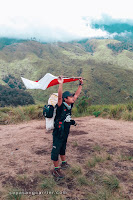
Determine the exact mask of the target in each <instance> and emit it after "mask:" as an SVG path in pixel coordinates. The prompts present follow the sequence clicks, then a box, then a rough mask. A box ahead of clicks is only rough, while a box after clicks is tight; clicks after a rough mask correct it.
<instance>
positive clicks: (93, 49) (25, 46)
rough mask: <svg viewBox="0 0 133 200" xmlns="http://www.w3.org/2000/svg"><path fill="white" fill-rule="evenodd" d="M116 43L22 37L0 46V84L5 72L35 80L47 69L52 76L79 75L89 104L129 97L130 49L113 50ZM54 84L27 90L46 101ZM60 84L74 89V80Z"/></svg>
mask: <svg viewBox="0 0 133 200" xmlns="http://www.w3.org/2000/svg"><path fill="white" fill-rule="evenodd" d="M118 43H119V44H121V43H120V42H118V41H116V40H109V39H106V40H105V39H104V40H102V39H93V40H83V41H77V42H71V43H54V44H41V43H39V42H36V41H22V42H19V43H12V44H9V45H6V46H4V47H3V48H2V49H1V50H0V84H3V85H5V82H4V81H3V78H4V77H5V76H6V75H8V74H11V75H13V76H15V77H16V78H17V79H20V77H21V76H23V77H25V78H28V79H30V80H38V79H40V78H41V77H42V76H44V75H45V74H46V73H48V72H49V73H52V74H53V75H56V76H58V75H60V74H62V75H65V76H83V77H84V78H85V79H86V81H84V86H83V91H82V95H85V96H89V97H91V99H92V103H93V104H109V103H113V104H115V103H120V102H121V103H123V102H126V101H127V100H132V99H133V88H132V82H133V81H132V77H133V52H132V51H131V50H130V51H129V50H128V49H125V48H124V50H123V49H121V51H120V52H119V51H117V52H116V51H113V49H112V46H113V45H114V46H115V45H117V44H118ZM109 44H111V45H112V46H109ZM117 46H118V45H117ZM120 46H121V45H120ZM57 88H58V86H54V87H51V88H49V89H47V90H46V91H40V90H29V92H30V93H31V94H32V96H33V97H34V99H35V101H36V102H37V103H38V102H44V101H47V99H48V96H49V94H51V93H52V92H57ZM63 88H64V90H66V89H67V90H69V89H71V91H72V92H74V91H75V90H76V88H77V82H75V83H67V84H64V86H63Z"/></svg>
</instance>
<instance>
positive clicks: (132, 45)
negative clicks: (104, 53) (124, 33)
mask: <svg viewBox="0 0 133 200" xmlns="http://www.w3.org/2000/svg"><path fill="white" fill-rule="evenodd" d="M107 46H108V47H109V48H110V49H112V50H113V51H114V52H115V53H120V52H122V51H123V50H128V51H133V42H125V41H122V42H120V43H115V44H113V43H110V44H108V45H107Z"/></svg>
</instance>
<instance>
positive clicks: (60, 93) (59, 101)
mask: <svg viewBox="0 0 133 200" xmlns="http://www.w3.org/2000/svg"><path fill="white" fill-rule="evenodd" d="M63 81H64V80H63V78H62V77H61V76H59V77H58V82H59V88H58V106H61V104H62V87H63Z"/></svg>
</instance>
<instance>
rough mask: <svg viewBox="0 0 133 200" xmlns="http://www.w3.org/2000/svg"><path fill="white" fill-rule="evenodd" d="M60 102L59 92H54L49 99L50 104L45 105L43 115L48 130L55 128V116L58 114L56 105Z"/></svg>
mask: <svg viewBox="0 0 133 200" xmlns="http://www.w3.org/2000/svg"><path fill="white" fill-rule="evenodd" d="M57 103H58V93H53V94H52V95H51V96H50V97H49V99H48V105H45V106H44V107H43V115H44V117H45V120H46V130H47V131H50V130H53V129H54V118H55V115H56V105H57Z"/></svg>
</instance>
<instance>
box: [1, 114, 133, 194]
mask: <svg viewBox="0 0 133 200" xmlns="http://www.w3.org/2000/svg"><path fill="white" fill-rule="evenodd" d="M75 120H76V122H77V123H78V125H77V126H76V127H74V126H71V130H70V134H69V138H68V144H67V153H66V155H67V160H68V162H69V163H77V162H78V163H81V164H82V163H83V162H85V160H86V158H87V156H88V155H90V154H91V153H92V152H93V151H94V148H93V147H98V146H100V147H101V148H105V149H106V152H108V153H109V154H110V155H113V154H114V153H116V152H117V153H118V154H119V153H122V154H128V155H130V156H133V123H132V122H127V121H122V120H118V121H117V120H110V119H103V118H95V117H81V118H75ZM75 144H77V146H76V147H75V146H74V145H75ZM51 148H52V135H51V133H47V132H46V131H45V121H44V120H41V121H38V120H33V121H29V122H24V123H21V124H17V125H0V163H1V165H0V180H1V181H0V189H2V187H3V186H4V185H5V184H6V182H8V181H9V180H10V179H11V178H12V177H15V176H17V175H22V174H28V176H34V175H35V174H38V173H42V174H47V173H48V172H49V171H50V169H53V165H52V162H51V160H50V154H51ZM117 164H119V165H121V166H126V167H127V169H130V171H131V170H133V162H130V163H128V164H127V163H126V161H125V162H123V163H120V162H119V163H118V162H116V163H114V168H113V169H112V171H113V170H116V174H119V172H121V170H120V166H117ZM121 169H122V168H121ZM125 170H126V169H125ZM127 171H128V170H126V171H125V172H126V173H127ZM9 182H11V183H12V184H13V182H14V181H13V180H10V181H9ZM33 182H34V180H33ZM124 182H125V187H126V190H127V193H130V195H131V197H132V198H133V185H132V184H131V180H130V181H129V180H125V181H124V180H123V184H124ZM132 183H133V182H132Z"/></svg>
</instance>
